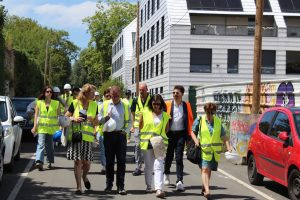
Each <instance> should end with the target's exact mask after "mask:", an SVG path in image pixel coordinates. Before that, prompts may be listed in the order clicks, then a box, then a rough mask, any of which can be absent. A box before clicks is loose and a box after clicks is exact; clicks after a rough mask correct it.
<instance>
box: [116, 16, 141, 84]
mask: <svg viewBox="0 0 300 200" xmlns="http://www.w3.org/2000/svg"><path fill="white" fill-rule="evenodd" d="M136 23H137V22H136V19H134V20H133V21H132V22H131V23H130V24H129V25H128V26H126V27H125V28H124V29H123V30H122V32H121V33H120V34H119V36H118V37H117V39H116V40H115V42H114V43H113V45H112V78H114V79H118V80H120V81H122V82H123V83H124V86H125V88H127V87H128V86H129V85H130V84H131V82H129V81H130V80H129V78H128V77H130V64H131V60H132V56H133V55H135V54H134V53H133V46H134V45H135V44H134V42H135V34H136Z"/></svg>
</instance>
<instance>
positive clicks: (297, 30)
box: [287, 27, 300, 37]
mask: <svg viewBox="0 0 300 200" xmlns="http://www.w3.org/2000/svg"><path fill="white" fill-rule="evenodd" d="M287 37H300V27H287Z"/></svg>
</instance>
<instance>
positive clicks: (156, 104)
mask: <svg viewBox="0 0 300 200" xmlns="http://www.w3.org/2000/svg"><path fill="white" fill-rule="evenodd" d="M152 105H155V106H160V105H161V104H160V103H152Z"/></svg>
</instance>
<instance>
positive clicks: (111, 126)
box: [103, 118, 117, 132]
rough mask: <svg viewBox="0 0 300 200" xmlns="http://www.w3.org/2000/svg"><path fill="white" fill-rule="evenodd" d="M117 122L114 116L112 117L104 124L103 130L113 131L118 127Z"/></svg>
mask: <svg viewBox="0 0 300 200" xmlns="http://www.w3.org/2000/svg"><path fill="white" fill-rule="evenodd" d="M116 127H117V123H116V121H115V120H114V119H113V118H110V119H109V120H108V121H107V122H105V124H104V125H103V132H104V131H107V132H112V131H114V130H115V129H116Z"/></svg>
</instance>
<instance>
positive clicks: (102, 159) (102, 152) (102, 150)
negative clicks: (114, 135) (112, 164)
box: [97, 134, 106, 167]
mask: <svg viewBox="0 0 300 200" xmlns="http://www.w3.org/2000/svg"><path fill="white" fill-rule="evenodd" d="M97 136H99V137H98V141H99V150H100V152H99V157H100V163H101V165H102V166H103V167H106V157H105V147H104V144H103V139H104V137H103V136H101V135H99V134H97Z"/></svg>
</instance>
